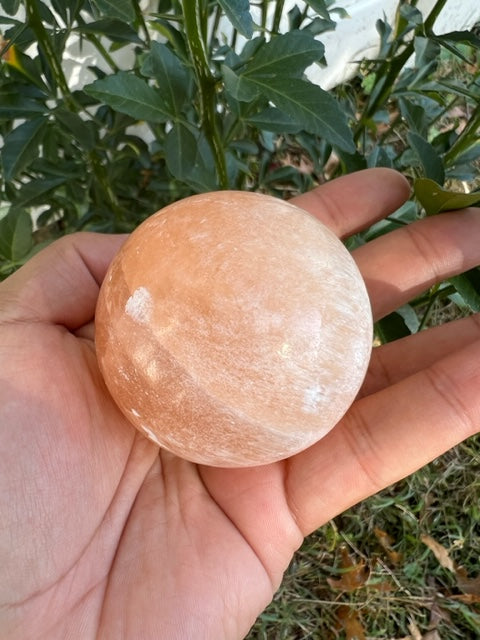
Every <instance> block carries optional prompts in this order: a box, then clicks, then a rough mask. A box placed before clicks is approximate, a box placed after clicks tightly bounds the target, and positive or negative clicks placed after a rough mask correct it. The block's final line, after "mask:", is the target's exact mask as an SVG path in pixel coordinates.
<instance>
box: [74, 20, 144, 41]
mask: <svg viewBox="0 0 480 640" xmlns="http://www.w3.org/2000/svg"><path fill="white" fill-rule="evenodd" d="M75 31H80V32H81V33H93V34H100V35H104V36H106V37H107V38H109V39H110V40H112V41H113V42H135V43H136V44H142V42H143V41H142V40H141V38H139V36H138V34H137V32H136V31H135V29H133V27H131V26H130V25H129V24H128V23H127V22H124V21H123V20H119V19H118V18H103V19H101V20H96V21H95V22H88V23H86V24H83V25H82V26H81V27H77V28H76V29H75Z"/></svg>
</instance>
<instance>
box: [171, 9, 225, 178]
mask: <svg viewBox="0 0 480 640" xmlns="http://www.w3.org/2000/svg"><path fill="white" fill-rule="evenodd" d="M182 11H183V17H184V26H185V35H186V41H187V45H188V48H189V52H190V58H191V61H192V64H193V68H194V72H195V76H196V79H197V84H198V90H199V99H200V119H201V126H202V128H203V130H204V132H205V135H206V138H207V140H208V143H209V145H210V148H211V150H212V153H213V157H214V162H215V168H216V170H217V174H218V181H219V186H220V187H221V188H222V189H227V188H228V175H227V161H226V158H225V152H224V148H223V143H222V138H221V135H220V131H219V129H218V121H217V109H216V106H217V103H216V81H215V78H214V76H213V74H212V71H211V69H210V65H209V58H208V52H207V44H206V42H205V40H206V34H205V31H206V29H205V28H204V25H203V20H204V18H203V16H202V13H203V12H202V0H182Z"/></svg>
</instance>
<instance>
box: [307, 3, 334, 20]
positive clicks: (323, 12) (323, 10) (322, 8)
mask: <svg viewBox="0 0 480 640" xmlns="http://www.w3.org/2000/svg"><path fill="white" fill-rule="evenodd" d="M307 4H308V5H310V6H311V7H312V9H313V10H314V11H316V12H317V13H318V15H319V16H322V18H325V20H330V12H329V11H328V9H327V5H326V4H325V0H307Z"/></svg>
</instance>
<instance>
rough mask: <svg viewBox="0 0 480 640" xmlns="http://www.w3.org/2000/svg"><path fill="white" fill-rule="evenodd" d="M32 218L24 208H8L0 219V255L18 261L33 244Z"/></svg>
mask: <svg viewBox="0 0 480 640" xmlns="http://www.w3.org/2000/svg"><path fill="white" fill-rule="evenodd" d="M32 231H33V224H32V218H31V217H30V215H29V214H28V213H27V212H26V211H25V210H24V209H21V210H17V211H14V210H10V211H9V213H7V215H6V216H5V217H4V218H2V219H1V220H0V255H2V256H3V258H5V259H6V260H10V261H11V262H18V261H19V260H21V259H22V258H23V257H24V256H26V255H27V253H28V252H29V251H30V249H31V248H32V245H33V238H32Z"/></svg>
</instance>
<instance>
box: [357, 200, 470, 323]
mask: <svg viewBox="0 0 480 640" xmlns="http://www.w3.org/2000/svg"><path fill="white" fill-rule="evenodd" d="M479 237H480V209H465V210H463V211H456V212H455V213H443V214H442V215H439V216H435V217H432V218H425V219H423V220H418V221H417V222H414V223H412V224H410V225H408V226H404V227H402V228H401V229H396V230H395V231H392V232H391V233H388V234H385V235H384V236H381V237H379V238H376V239H375V240H372V241H371V242H369V243H367V244H365V245H363V246H361V247H359V248H358V249H356V250H355V251H354V252H353V256H354V258H355V261H356V263H357V265H358V267H359V268H360V271H361V272H362V276H363V278H364V280H365V283H366V285H367V289H368V293H369V296H370V300H371V303H372V309H373V314H374V317H375V318H376V319H377V318H381V317H383V316H385V315H387V314H388V313H390V312H391V311H394V310H395V309H398V307H400V306H401V305H403V304H405V303H406V302H408V301H409V300H412V298H414V297H415V296H417V295H418V294H420V293H422V292H423V291H425V290H426V289H427V288H428V287H430V286H432V285H433V284H435V283H437V282H440V281H442V280H445V279H446V278H449V277H450V276H452V275H455V274H458V273H462V272H463V271H466V270H467V269H470V268H472V267H475V266H476V265H478V264H479V263H480V244H479V242H478V238H479Z"/></svg>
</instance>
